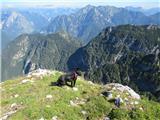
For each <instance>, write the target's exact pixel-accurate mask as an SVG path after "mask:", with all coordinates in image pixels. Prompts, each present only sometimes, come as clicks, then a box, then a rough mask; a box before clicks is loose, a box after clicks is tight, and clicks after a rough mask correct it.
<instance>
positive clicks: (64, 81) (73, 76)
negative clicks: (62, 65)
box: [57, 68, 81, 87]
mask: <svg viewBox="0 0 160 120" xmlns="http://www.w3.org/2000/svg"><path fill="white" fill-rule="evenodd" d="M78 76H81V73H80V71H79V68H77V69H76V70H75V71H73V72H71V73H68V74H65V75H61V76H60V77H59V78H58V80H57V85H58V86H63V85H69V84H68V82H70V83H71V85H70V86H71V87H74V86H75V84H76V80H77V77H78Z"/></svg>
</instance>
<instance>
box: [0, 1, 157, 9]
mask: <svg viewBox="0 0 160 120" xmlns="http://www.w3.org/2000/svg"><path fill="white" fill-rule="evenodd" d="M0 1H1V5H2V7H24V6H26V7H41V6H46V7H83V6H85V5H88V4H90V5H95V6H98V5H112V6H117V7H125V6H133V7H143V8H146V9H147V8H153V7H160V2H159V1H160V0H0Z"/></svg>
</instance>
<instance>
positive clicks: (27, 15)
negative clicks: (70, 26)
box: [0, 8, 77, 48]
mask: <svg viewBox="0 0 160 120" xmlns="http://www.w3.org/2000/svg"><path fill="white" fill-rule="evenodd" d="M76 10H77V9H71V8H55V9H45V8H35V9H34V8H28V9H27V8H24V9H18V8H17V9H16V8H15V9H2V14H1V22H0V30H1V32H2V48H5V47H6V45H7V44H8V43H9V42H10V41H12V40H14V39H15V38H16V37H17V36H19V35H20V34H23V33H32V32H40V31H41V29H43V28H44V27H46V26H47V25H48V24H49V22H50V21H51V20H52V19H54V18H55V17H56V16H58V15H64V14H66V15H67V14H70V13H72V12H75V11H76Z"/></svg>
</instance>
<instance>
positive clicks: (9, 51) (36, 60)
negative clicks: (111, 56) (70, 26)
mask: <svg viewBox="0 0 160 120" xmlns="http://www.w3.org/2000/svg"><path fill="white" fill-rule="evenodd" d="M80 46H81V44H80V43H79V42H78V41H77V40H76V39H75V38H73V37H71V36H70V35H69V34H67V33H66V32H59V33H55V34H49V35H42V34H30V35H29V34H23V35H21V36H19V37H17V38H16V40H15V41H13V42H12V43H11V44H9V45H8V46H7V48H6V49H5V50H4V52H3V55H2V68H3V69H2V79H7V78H10V77H14V76H17V75H22V74H27V73H28V72H29V71H32V70H35V69H37V68H49V69H59V70H66V69H67V65H66V62H67V60H68V58H69V56H70V55H71V54H72V53H73V52H75V50H76V49H77V48H79V47H80Z"/></svg>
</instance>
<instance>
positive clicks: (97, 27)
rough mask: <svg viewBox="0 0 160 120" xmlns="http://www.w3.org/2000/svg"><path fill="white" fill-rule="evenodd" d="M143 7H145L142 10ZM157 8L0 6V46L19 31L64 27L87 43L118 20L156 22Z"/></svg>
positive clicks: (52, 31)
mask: <svg viewBox="0 0 160 120" xmlns="http://www.w3.org/2000/svg"><path fill="white" fill-rule="evenodd" d="M144 11H148V12H146V13H148V14H147V15H146V13H145V12H144ZM159 13H160V11H159V8H153V9H148V10H144V9H142V8H135V7H126V8H117V7H113V6H98V7H96V6H91V5H88V6H86V7H84V8H81V9H73V8H54V9H52V8H24V9H22V8H21V9H18V8H17V9H16V8H14V9H13V8H12V9H2V14H1V22H0V29H1V34H2V39H1V41H2V48H5V47H6V45H7V44H8V43H9V42H10V41H12V40H14V39H15V38H16V37H17V36H18V35H20V34H23V33H33V32H41V33H43V32H45V33H54V32H58V31H62V30H63V31H67V32H68V33H70V34H71V35H72V36H75V37H78V38H80V39H81V40H82V41H83V42H84V43H88V42H89V41H90V40H91V39H92V38H94V37H95V36H96V35H97V34H98V33H99V32H100V31H102V29H104V28H105V27H107V26H116V25H121V24H136V25H142V24H160V21H159Z"/></svg>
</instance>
